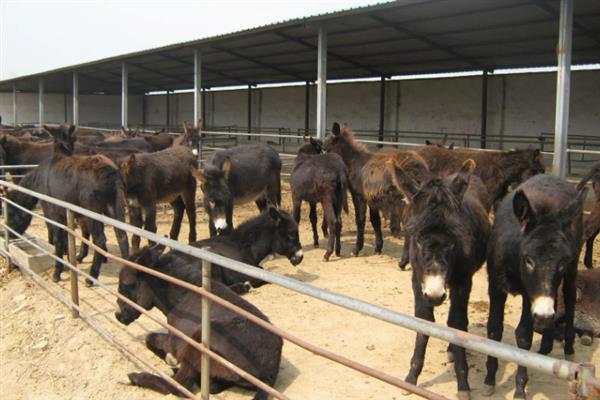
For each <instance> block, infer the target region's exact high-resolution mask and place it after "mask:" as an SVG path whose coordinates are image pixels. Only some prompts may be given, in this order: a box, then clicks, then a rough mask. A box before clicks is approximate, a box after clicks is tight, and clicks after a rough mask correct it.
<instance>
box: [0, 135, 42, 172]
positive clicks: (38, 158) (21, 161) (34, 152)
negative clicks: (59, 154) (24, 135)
mask: <svg viewBox="0 0 600 400" xmlns="http://www.w3.org/2000/svg"><path fill="white" fill-rule="evenodd" d="M52 148H53V144H52V143H38V142H33V141H30V140H21V139H18V138H16V137H13V136H11V135H8V134H6V135H2V136H0V149H1V151H2V152H3V153H4V154H5V158H4V161H3V165H28V164H32V165H36V164H39V163H41V162H42V161H43V160H45V159H47V158H49V157H51V156H52ZM27 171H28V170H27V169H12V170H10V173H11V175H12V174H14V175H25V174H26V173H27ZM13 181H14V182H15V183H19V181H20V178H15V179H13Z"/></svg>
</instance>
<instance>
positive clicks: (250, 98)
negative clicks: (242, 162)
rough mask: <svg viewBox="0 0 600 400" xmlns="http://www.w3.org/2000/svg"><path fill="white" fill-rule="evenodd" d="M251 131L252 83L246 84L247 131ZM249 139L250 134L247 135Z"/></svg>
mask: <svg viewBox="0 0 600 400" xmlns="http://www.w3.org/2000/svg"><path fill="white" fill-rule="evenodd" d="M251 132H252V85H248V133H251ZM248 140H250V136H248Z"/></svg>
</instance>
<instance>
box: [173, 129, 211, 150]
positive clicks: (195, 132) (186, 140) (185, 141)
mask: <svg viewBox="0 0 600 400" xmlns="http://www.w3.org/2000/svg"><path fill="white" fill-rule="evenodd" d="M203 129H204V124H203V123H202V120H198V124H197V125H196V127H190V126H189V125H188V123H187V121H183V135H181V136H179V137H178V138H177V139H175V141H174V143H175V144H179V145H183V146H187V147H189V148H190V149H192V152H193V153H194V155H195V156H198V149H199V148H200V145H201V144H202V138H203V137H204V134H203V133H202V130H203Z"/></svg>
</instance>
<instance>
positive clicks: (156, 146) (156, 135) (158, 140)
mask: <svg viewBox="0 0 600 400" xmlns="http://www.w3.org/2000/svg"><path fill="white" fill-rule="evenodd" d="M121 131H122V132H123V134H124V135H125V136H126V137H128V138H134V137H141V138H144V140H146V142H148V143H150V146H152V149H153V150H154V151H161V150H164V149H166V148H168V147H171V145H172V144H173V140H174V139H175V136H174V135H170V134H168V133H167V132H153V133H146V132H140V131H139V130H138V129H136V130H133V129H125V128H123V127H121Z"/></svg>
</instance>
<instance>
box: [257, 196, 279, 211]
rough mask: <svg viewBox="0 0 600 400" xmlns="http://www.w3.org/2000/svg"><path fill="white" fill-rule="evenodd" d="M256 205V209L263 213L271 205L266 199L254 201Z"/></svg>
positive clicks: (260, 198)
mask: <svg viewBox="0 0 600 400" xmlns="http://www.w3.org/2000/svg"><path fill="white" fill-rule="evenodd" d="M254 204H256V207H258V211H260V212H263V211H265V210H266V209H267V206H268V204H269V203H268V202H267V199H266V197H259V198H258V199H256V200H254ZM273 204H275V203H273Z"/></svg>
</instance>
